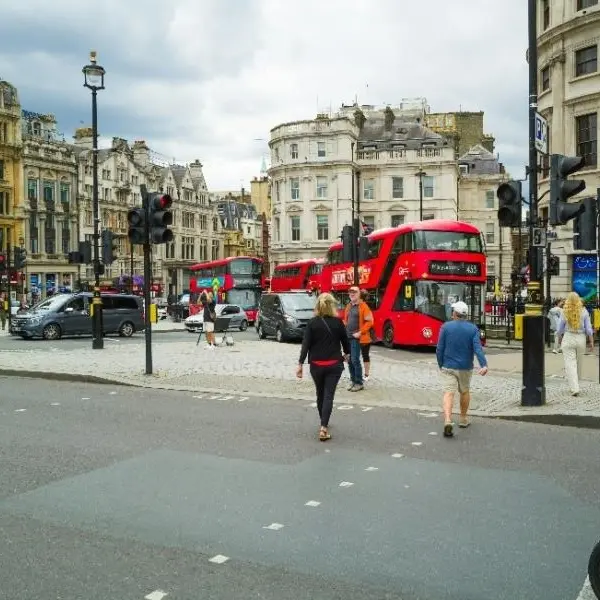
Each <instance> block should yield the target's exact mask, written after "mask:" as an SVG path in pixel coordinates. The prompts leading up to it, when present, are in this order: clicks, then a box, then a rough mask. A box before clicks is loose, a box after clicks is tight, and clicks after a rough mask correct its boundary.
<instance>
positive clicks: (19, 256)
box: [14, 248, 27, 271]
mask: <svg viewBox="0 0 600 600" xmlns="http://www.w3.org/2000/svg"><path fill="white" fill-rule="evenodd" d="M26 262H27V250H25V248H15V251H14V263H15V264H14V266H15V269H16V270H17V271H22V270H23V269H24V268H25V263H26Z"/></svg>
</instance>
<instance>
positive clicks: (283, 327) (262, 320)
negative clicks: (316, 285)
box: [256, 291, 317, 342]
mask: <svg viewBox="0 0 600 600" xmlns="http://www.w3.org/2000/svg"><path fill="white" fill-rule="evenodd" d="M316 301H317V299H316V297H315V296H313V295H312V294H309V293H307V292H304V291H303V292H275V293H274V292H270V293H264V294H262V296H261V297H260V305H259V311H258V316H257V318H256V332H257V333H258V337H259V338H260V339H261V340H264V339H265V338H266V337H267V336H268V335H272V336H275V339H276V340H277V341H278V342H285V341H286V340H294V339H295V340H301V339H302V337H303V336H304V329H305V328H306V324H307V323H308V322H309V321H310V319H312V317H313V315H314V309H315V304H316Z"/></svg>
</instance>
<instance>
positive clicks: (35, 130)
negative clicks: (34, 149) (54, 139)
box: [33, 121, 42, 135]
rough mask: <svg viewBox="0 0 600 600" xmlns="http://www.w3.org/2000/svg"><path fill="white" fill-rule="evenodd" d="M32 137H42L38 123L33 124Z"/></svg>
mask: <svg viewBox="0 0 600 600" xmlns="http://www.w3.org/2000/svg"><path fill="white" fill-rule="evenodd" d="M33 135H42V126H41V125H40V123H39V121H34V122H33Z"/></svg>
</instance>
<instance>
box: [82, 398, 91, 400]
mask: <svg viewBox="0 0 600 600" xmlns="http://www.w3.org/2000/svg"><path fill="white" fill-rule="evenodd" d="M82 400H91V398H82Z"/></svg>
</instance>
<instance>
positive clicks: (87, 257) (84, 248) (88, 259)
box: [79, 241, 92, 265]
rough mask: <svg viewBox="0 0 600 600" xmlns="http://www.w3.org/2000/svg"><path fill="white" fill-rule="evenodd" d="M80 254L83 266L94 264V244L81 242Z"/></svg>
mask: <svg viewBox="0 0 600 600" xmlns="http://www.w3.org/2000/svg"><path fill="white" fill-rule="evenodd" d="M79 254H80V260H81V264H82V265H91V264H92V242H90V241H84V242H79Z"/></svg>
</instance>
